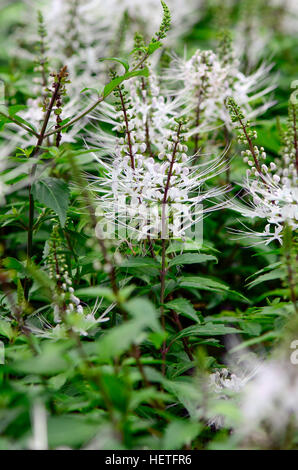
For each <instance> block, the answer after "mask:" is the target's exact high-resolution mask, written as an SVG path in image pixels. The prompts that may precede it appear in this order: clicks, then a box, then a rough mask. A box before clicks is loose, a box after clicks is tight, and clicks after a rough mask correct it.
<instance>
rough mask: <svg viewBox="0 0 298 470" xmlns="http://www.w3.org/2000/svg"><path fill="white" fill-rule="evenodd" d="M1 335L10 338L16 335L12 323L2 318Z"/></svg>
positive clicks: (0, 324) (0, 322)
mask: <svg viewBox="0 0 298 470" xmlns="http://www.w3.org/2000/svg"><path fill="white" fill-rule="evenodd" d="M0 336H5V338H8V339H9V340H10V339H12V338H13V337H14V331H13V329H12V327H11V324H10V323H9V322H7V321H5V320H0Z"/></svg>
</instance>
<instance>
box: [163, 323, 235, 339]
mask: <svg viewBox="0 0 298 470" xmlns="http://www.w3.org/2000/svg"><path fill="white" fill-rule="evenodd" d="M236 333H242V331H241V330H237V329H236V328H233V327H231V326H225V325H219V324H217V323H208V324H207V325H196V326H189V327H188V328H185V329H184V330H183V331H180V332H179V333H177V334H176V335H174V336H173V337H172V338H171V340H175V341H176V340H177V339H181V338H185V337H189V336H224V335H230V334H236Z"/></svg>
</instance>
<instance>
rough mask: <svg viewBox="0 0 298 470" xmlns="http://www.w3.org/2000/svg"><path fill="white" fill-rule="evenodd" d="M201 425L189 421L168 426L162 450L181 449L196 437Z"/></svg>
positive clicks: (180, 421) (174, 422)
mask: <svg viewBox="0 0 298 470" xmlns="http://www.w3.org/2000/svg"><path fill="white" fill-rule="evenodd" d="M202 427H203V425H202V424H201V423H198V422H191V421H189V420H182V419H181V420H179V421H178V420H176V421H173V422H171V423H170V424H168V426H167V428H166V431H165V436H164V442H163V446H162V448H163V449H165V450H176V449H178V450H179V449H182V448H183V446H185V445H190V444H191V442H192V441H193V440H194V439H195V438H196V437H197V436H198V434H199V433H200V431H201V429H202Z"/></svg>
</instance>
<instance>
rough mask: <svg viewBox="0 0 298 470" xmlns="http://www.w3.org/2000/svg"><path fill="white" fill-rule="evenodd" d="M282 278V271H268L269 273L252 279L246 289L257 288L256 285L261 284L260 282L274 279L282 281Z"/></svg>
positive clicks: (283, 275)
mask: <svg viewBox="0 0 298 470" xmlns="http://www.w3.org/2000/svg"><path fill="white" fill-rule="evenodd" d="M284 277H285V272H284V271H283V270H282V269H274V270H273V271H270V272H269V273H266V274H262V275H261V276H258V277H257V278H256V279H254V280H253V281H252V282H250V283H249V284H248V288H249V289H251V288H252V287H254V286H257V285H258V284H261V283H262V282H265V281H273V280H274V279H283V278H284Z"/></svg>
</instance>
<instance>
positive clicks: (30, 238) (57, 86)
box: [24, 67, 67, 300]
mask: <svg viewBox="0 0 298 470" xmlns="http://www.w3.org/2000/svg"><path fill="white" fill-rule="evenodd" d="M66 76H67V67H62V68H61V70H60V72H59V74H58V77H57V82H56V83H54V85H53V86H54V91H53V93H52V97H51V100H50V103H49V106H48V109H47V111H46V113H45V117H44V120H43V124H42V128H41V131H40V133H39V135H38V139H37V144H36V146H35V148H34V150H33V152H32V154H31V158H32V157H35V156H37V155H38V154H39V152H40V147H41V146H42V143H43V140H44V139H45V133H46V129H47V126H48V123H49V120H50V117H51V113H52V111H53V107H54V105H55V102H56V99H57V96H58V94H59V91H60V87H61V84H62V80H63V79H64V78H65V77H66ZM57 131H59V129H57ZM35 172H36V164H34V165H33V166H32V169H31V173H30V181H29V187H28V193H29V194H28V197H29V225H28V234H27V264H28V263H29V262H30V260H31V257H32V242H33V227H34V198H33V195H32V183H33V178H34V176H35ZM24 295H25V299H26V300H28V297H29V279H28V278H25V280H24Z"/></svg>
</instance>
